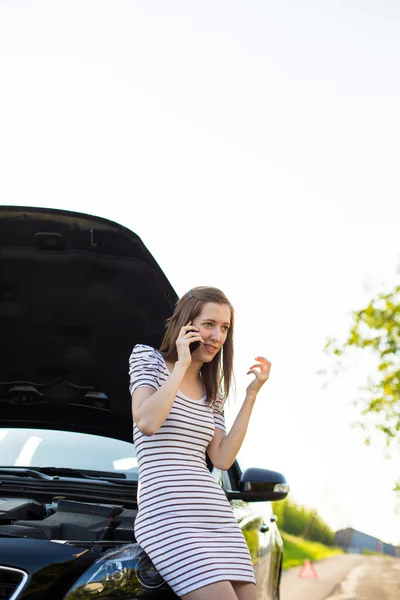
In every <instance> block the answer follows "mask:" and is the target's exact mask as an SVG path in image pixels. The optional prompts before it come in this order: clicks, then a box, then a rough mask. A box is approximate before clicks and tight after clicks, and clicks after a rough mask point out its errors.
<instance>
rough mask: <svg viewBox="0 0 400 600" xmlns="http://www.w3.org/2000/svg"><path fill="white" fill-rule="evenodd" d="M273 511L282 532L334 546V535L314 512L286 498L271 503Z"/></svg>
mask: <svg viewBox="0 0 400 600" xmlns="http://www.w3.org/2000/svg"><path fill="white" fill-rule="evenodd" d="M273 510H274V513H275V514H276V516H277V517H278V525H279V529H281V530H282V531H285V532H286V533H290V534H292V535H296V536H300V537H305V538H307V539H309V540H313V541H314V542H321V543H322V544H325V545H327V546H332V545H333V544H334V539H335V533H334V532H333V531H332V529H330V528H329V527H328V525H327V524H326V523H325V522H324V521H323V520H322V519H321V517H320V516H319V515H318V513H317V512H316V511H315V510H312V509H307V508H305V507H304V506H300V505H299V504H296V503H295V502H292V501H290V500H289V499H288V498H286V499H285V500H280V501H279V502H273Z"/></svg>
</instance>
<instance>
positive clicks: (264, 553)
mask: <svg viewBox="0 0 400 600" xmlns="http://www.w3.org/2000/svg"><path fill="white" fill-rule="evenodd" d="M213 474H214V476H215V477H216V479H217V480H219V482H220V485H221V486H222V488H223V489H224V491H225V493H226V494H227V496H228V497H229V492H230V491H232V490H237V489H238V482H237V472H236V469H235V466H233V467H231V469H229V471H219V470H218V469H214V470H213ZM230 505H231V507H232V510H233V513H234V515H235V518H236V520H237V521H238V523H239V525H240V528H241V530H242V532H243V535H244V537H245V539H246V542H247V545H248V547H249V551H250V555H251V558H252V561H253V566H254V572H255V576H256V580H257V600H274V589H275V586H274V582H275V580H276V576H275V573H274V571H275V570H276V564H277V562H278V556H277V554H278V553H279V548H277V547H276V543H275V535H274V534H275V527H274V526H273V525H275V524H274V523H272V522H271V520H270V519H271V517H272V510H271V504H270V503H269V502H244V501H243V500H232V499H231V500H230ZM271 525H272V526H271Z"/></svg>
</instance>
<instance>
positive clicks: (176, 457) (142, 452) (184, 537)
mask: <svg viewBox="0 0 400 600" xmlns="http://www.w3.org/2000/svg"><path fill="white" fill-rule="evenodd" d="M129 375H130V392H131V394H132V393H133V392H134V390H135V389H136V388H138V387H141V386H144V387H150V388H153V389H154V390H157V389H158V388H159V387H160V386H161V385H162V384H163V383H164V381H165V380H166V379H167V377H168V376H169V372H168V369H167V366H166V364H165V362H164V359H163V357H162V355H161V354H160V353H159V352H158V351H157V350H155V349H154V348H151V347H150V346H145V345H142V344H138V345H137V346H135V347H134V349H133V351H132V354H131V356H130V359H129ZM215 427H218V428H220V429H222V430H223V431H225V422H224V416H223V413H222V412H221V410H218V409H217V408H215V407H214V408H211V407H210V406H209V405H208V404H206V402H205V397H204V398H203V399H202V400H192V399H190V398H188V397H187V396H184V395H183V394H182V393H181V392H180V391H179V392H178V394H177V396H176V398H175V401H174V403H173V405H172V408H171V411H170V413H169V415H168V417H167V419H166V420H165V422H164V424H163V425H162V426H161V427H160V429H159V430H158V431H157V433H156V434H155V435H153V436H145V435H143V434H142V433H141V432H140V431H139V429H138V428H137V426H136V424H135V423H134V424H133V441H134V444H135V447H136V452H137V458H138V465H139V481H140V493H139V500H138V503H139V511H138V515H137V517H136V521H135V536H136V540H137V541H138V543H139V544H140V546H141V547H142V548H143V549H144V550H145V552H147V554H148V555H149V557H150V559H151V560H152V562H153V564H154V566H155V567H156V568H157V570H158V571H159V573H160V574H161V575H162V577H163V578H164V579H165V581H166V582H167V583H168V584H169V585H170V586H171V588H172V589H173V590H174V592H175V593H176V594H177V595H178V596H182V595H184V594H188V593H189V592H192V591H193V590H196V589H198V588H200V587H203V586H205V585H209V584H211V583H215V582H217V581H224V580H228V581H247V582H252V583H255V577H254V571H253V566H252V562H251V558H250V553H249V550H248V548H247V544H246V541H245V539H244V536H243V534H242V532H241V530H240V527H239V525H238V523H237V521H236V519H235V517H234V515H233V512H232V509H231V507H230V505H229V502H228V500H227V498H226V496H225V493H224V492H223V490H222V488H221V487H220V485H219V484H218V483H217V482H216V481H215V479H214V477H213V476H212V474H211V473H210V471H209V470H208V468H207V464H206V457H205V452H206V449H207V446H208V444H209V443H210V441H211V440H212V438H213V436H214V432H215Z"/></svg>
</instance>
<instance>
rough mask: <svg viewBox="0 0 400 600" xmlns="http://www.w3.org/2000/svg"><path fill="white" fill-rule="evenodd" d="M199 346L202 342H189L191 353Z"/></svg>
mask: <svg viewBox="0 0 400 600" xmlns="http://www.w3.org/2000/svg"><path fill="white" fill-rule="evenodd" d="M199 346H200V342H192V343H191V344H189V350H190V354H193V352H195V351H196V350H197V348H198V347H199Z"/></svg>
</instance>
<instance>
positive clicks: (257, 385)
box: [246, 356, 272, 396]
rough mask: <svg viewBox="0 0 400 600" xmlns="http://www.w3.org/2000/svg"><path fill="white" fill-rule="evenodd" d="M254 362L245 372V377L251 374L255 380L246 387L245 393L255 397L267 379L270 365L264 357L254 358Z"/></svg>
mask: <svg viewBox="0 0 400 600" xmlns="http://www.w3.org/2000/svg"><path fill="white" fill-rule="evenodd" d="M255 360H256V361H258V362H256V363H255V364H254V365H253V366H252V367H250V369H249V370H248V371H247V375H249V374H250V373H253V375H255V376H256V377H255V379H253V381H252V382H251V383H250V385H249V386H248V387H247V390H246V393H247V395H250V396H251V395H254V396H255V395H257V394H258V392H259V391H260V389H261V388H262V386H263V385H264V383H265V382H266V381H267V379H268V378H269V373H270V371H271V366H272V364H271V363H270V361H269V360H268V359H267V358H265V357H264V356H256V357H255Z"/></svg>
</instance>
